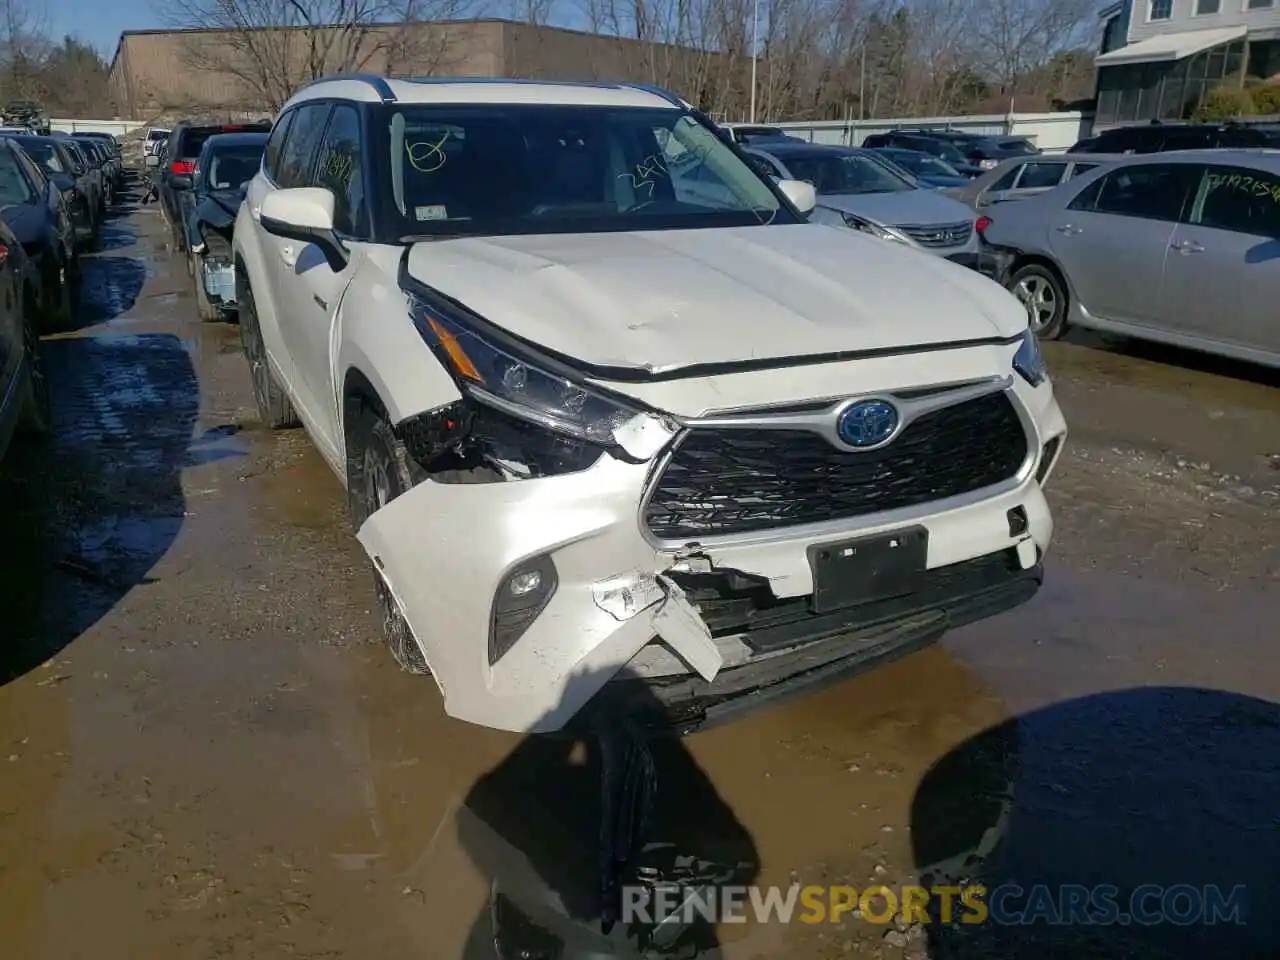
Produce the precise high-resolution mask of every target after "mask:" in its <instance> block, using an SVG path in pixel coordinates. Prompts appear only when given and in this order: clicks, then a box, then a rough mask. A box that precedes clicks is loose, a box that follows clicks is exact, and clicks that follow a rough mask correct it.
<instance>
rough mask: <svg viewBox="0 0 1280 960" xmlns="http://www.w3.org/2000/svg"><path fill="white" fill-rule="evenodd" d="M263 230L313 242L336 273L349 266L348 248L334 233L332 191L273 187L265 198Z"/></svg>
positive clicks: (318, 188) (274, 234) (316, 188)
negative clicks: (275, 188) (274, 188)
mask: <svg viewBox="0 0 1280 960" xmlns="http://www.w3.org/2000/svg"><path fill="white" fill-rule="evenodd" d="M261 222H262V229H263V230H266V231H267V233H269V234H271V235H273V236H276V237H284V238H285V239H287V240H300V241H302V242H303V243H314V244H315V245H316V246H317V247H319V248H320V252H321V253H323V254H324V259H325V262H326V263H328V264H329V269H330V270H332V271H333V272H334V273H337V272H338V271H340V270H342V269H343V268H345V267H346V265H347V248H346V247H344V246H343V245H342V241H341V240H339V239H338V236H337V234H335V233H334V232H333V194H332V193H330V192H329V191H328V190H325V189H323V188H322V187H290V188H289V189H286V190H273V191H271V192H270V193H268V194H267V195H266V196H265V197H263V198H262V211H261Z"/></svg>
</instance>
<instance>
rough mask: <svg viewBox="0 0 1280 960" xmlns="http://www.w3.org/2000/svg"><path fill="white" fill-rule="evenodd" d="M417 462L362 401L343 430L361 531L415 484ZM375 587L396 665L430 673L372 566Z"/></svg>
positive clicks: (355, 520)
mask: <svg viewBox="0 0 1280 960" xmlns="http://www.w3.org/2000/svg"><path fill="white" fill-rule="evenodd" d="M414 474H415V465H414V464H413V460H412V458H411V457H410V456H409V454H408V451H407V450H405V447H404V444H403V443H401V442H400V440H399V439H398V438H397V437H396V435H395V433H394V431H392V429H391V427H390V425H389V424H388V423H387V421H386V420H384V419H383V418H382V417H380V416H379V415H378V414H376V413H375V412H373V411H372V410H371V409H369V408H368V407H367V406H361V407H360V410H359V413H358V414H357V415H356V416H355V417H354V422H353V423H352V424H351V426H350V428H349V430H348V432H347V502H348V505H349V507H350V510H351V524H352V526H353V527H354V528H355V530H356V531H359V530H360V528H361V526H363V525H364V522H365V521H366V520H368V519H369V517H371V516H372V515H373V514H374V513H375V512H377V511H378V510H379V509H380V508H382V507H385V506H386V505H387V504H388V503H390V502H391V501H392V500H394V499H395V498H396V497H398V496H400V494H402V493H404V492H405V491H407V490H409V489H410V488H412V487H413V486H414V482H415V476H414ZM372 573H373V588H374V593H375V594H376V596H377V599H378V611H379V613H381V615H382V632H383V635H384V636H385V638H386V641H387V646H388V647H389V648H390V650H391V656H392V657H393V658H395V661H396V663H397V664H399V666H400V669H402V670H404V671H405V672H406V673H412V674H414V675H416V676H427V675H429V674H430V673H431V669H430V667H428V666H427V660H426V658H425V657H424V656H423V655H422V648H421V647H420V646H418V641H417V640H415V639H414V636H413V631H412V630H411V629H410V628H409V624H408V622H406V620H405V619H404V615H403V614H401V613H400V607H399V606H398V605H397V604H396V601H395V597H393V596H392V595H391V591H390V590H389V589H388V588H387V584H386V581H384V580H383V579H382V575H381V574H380V573H379V572H378V570H377V568H376V567H374V568H373V570H372Z"/></svg>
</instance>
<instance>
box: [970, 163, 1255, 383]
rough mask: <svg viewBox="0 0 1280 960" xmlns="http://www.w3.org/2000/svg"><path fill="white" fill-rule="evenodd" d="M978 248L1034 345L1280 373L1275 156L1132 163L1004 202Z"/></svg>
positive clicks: (1108, 168)
mask: <svg viewBox="0 0 1280 960" xmlns="http://www.w3.org/2000/svg"><path fill="white" fill-rule="evenodd" d="M984 240H985V241H986V242H987V243H988V244H989V245H991V247H992V248H993V251H994V252H995V254H996V255H998V256H999V257H1000V260H1001V270H1000V278H1001V279H1002V281H1003V282H1004V283H1005V284H1006V286H1008V288H1009V289H1010V290H1011V291H1013V293H1014V294H1015V296H1017V297H1018V298H1019V299H1020V300H1021V301H1022V302H1023V304H1024V306H1025V307H1026V310H1027V315H1028V317H1029V319H1030V322H1031V326H1032V328H1033V329H1034V330H1035V331H1036V332H1037V333H1038V334H1039V335H1040V336H1042V337H1057V336H1061V335H1062V333H1063V332H1065V331H1066V329H1067V328H1068V327H1069V326H1071V325H1073V324H1075V325H1079V326H1082V327H1092V328H1095V329H1098V330H1103V331H1106V332H1110V333H1118V334H1123V335H1126V336H1131V337H1135V338H1138V339H1142V340H1155V341H1160V342H1163V343H1168V344H1173V345H1175V346H1180V347H1188V348H1190V349H1194V350H1202V351H1205V352H1207V353H1216V354H1222V355H1224V356H1228V357H1234V358H1236V359H1239V360H1246V361H1250V362H1254V363H1261V364H1264V365H1267V366H1272V367H1280V323H1277V322H1276V316H1277V311H1276V303H1277V300H1278V297H1277V292H1278V291H1280V285H1278V284H1277V277H1278V276H1280V273H1278V268H1280V155H1277V154H1274V153H1269V152H1263V151H1255V150H1203V151H1179V152H1176V153H1168V154H1160V155H1159V156H1145V157H1126V158H1125V159H1123V160H1119V161H1116V162H1114V163H1111V164H1107V165H1103V166H1100V167H1098V168H1096V169H1094V170H1091V171H1089V172H1087V173H1085V174H1083V175H1081V176H1079V177H1077V178H1075V179H1074V180H1071V181H1068V182H1067V183H1065V184H1063V185H1062V186H1060V187H1057V188H1055V189H1053V190H1051V191H1049V192H1048V193H1043V194H1041V195H1040V196H1038V197H1032V198H1030V199H1028V200H1023V201H1021V202H1019V203H1011V204H1004V205H1001V206H1000V207H999V208H997V209H995V210H993V211H992V213H991V223H990V224H989V225H988V227H987V229H986V231H985V233H984Z"/></svg>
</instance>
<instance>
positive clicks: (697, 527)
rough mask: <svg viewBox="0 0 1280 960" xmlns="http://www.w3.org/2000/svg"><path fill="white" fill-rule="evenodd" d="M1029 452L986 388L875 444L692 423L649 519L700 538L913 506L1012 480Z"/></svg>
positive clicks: (1018, 426)
mask: <svg viewBox="0 0 1280 960" xmlns="http://www.w3.org/2000/svg"><path fill="white" fill-rule="evenodd" d="M1026 456H1027V438H1026V433H1025V432H1024V430H1023V428H1022V423H1021V421H1020V420H1019V418H1018V414H1017V411H1015V410H1014V408H1013V404H1012V403H1011V402H1010V400H1009V398H1008V396H1006V395H1005V394H1004V393H1003V392H999V393H991V394H988V395H986V396H983V397H978V398H976V399H973V400H967V401H965V402H963V403H957V404H955V405H953V406H950V407H944V408H942V409H941V410H934V411H932V412H930V413H927V414H925V415H924V416H922V417H920V418H919V419H918V420H916V421H914V422H913V423H911V424H910V425H909V426H908V427H907V428H906V429H905V430H904V431H903V432H902V434H901V435H900V436H899V437H898V438H897V439H896V440H894V441H893V443H891V444H889V445H888V446H887V447H882V448H881V449H879V450H872V451H868V452H865V453H858V452H853V451H846V450H838V449H836V448H835V447H834V446H832V445H831V444H830V443H828V442H827V441H826V440H825V439H823V438H822V437H820V436H818V435H817V434H814V433H809V432H805V431H799V430H752V429H725V430H714V429H710V428H697V429H694V430H691V431H690V432H689V433H688V434H687V435H686V436H685V437H684V439H683V441H682V442H681V443H680V444H679V445H678V446H677V447H676V450H675V452H674V454H673V455H672V457H671V459H670V461H669V462H668V463H667V466H666V468H665V469H664V470H663V473H662V475H661V476H660V477H659V478H658V481H657V482H656V484H655V485H654V488H653V492H652V495H651V496H650V498H649V501H648V503H647V505H646V507H645V515H644V519H645V524H646V525H647V526H648V528H649V530H650V531H652V532H653V534H654V535H655V536H657V537H660V538H662V539H664V540H697V539H702V538H705V537H714V536H723V535H726V534H737V533H751V532H755V531H760V530H769V529H773V528H777V527H787V526H792V525H795V524H802V523H820V522H822V521H826V520H844V519H848V518H851V517H859V516H865V515H867V514H872V513H880V512H881V511H884V510H897V509H901V508H904V507H914V506H918V505H920V504H923V503H930V502H932V501H935V500H943V499H946V498H947V497H954V496H958V495H960V494H964V493H970V492H972V491H974V490H981V489H983V488H984V487H989V486H992V485H993V484H997V483H1000V482H1001V481H1004V480H1008V479H1009V478H1011V477H1012V476H1014V474H1016V473H1017V472H1018V468H1019V467H1021V465H1022V463H1023V461H1024V460H1025V459H1026Z"/></svg>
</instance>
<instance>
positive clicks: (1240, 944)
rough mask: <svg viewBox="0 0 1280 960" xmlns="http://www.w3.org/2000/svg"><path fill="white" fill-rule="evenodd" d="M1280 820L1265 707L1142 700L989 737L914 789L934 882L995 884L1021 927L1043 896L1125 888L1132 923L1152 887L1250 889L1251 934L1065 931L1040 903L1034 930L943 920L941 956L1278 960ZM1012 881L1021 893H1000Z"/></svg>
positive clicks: (919, 844)
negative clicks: (1075, 887) (1136, 897)
mask: <svg viewBox="0 0 1280 960" xmlns="http://www.w3.org/2000/svg"><path fill="white" fill-rule="evenodd" d="M1278 810H1280V707H1278V706H1277V705H1276V704H1273V703H1268V702H1266V701H1263V700H1258V699H1254V698H1252V697H1246V696H1241V695H1238V694H1232V693H1224V692H1221V691H1214V690H1204V689H1194V688H1176V687H1154V688H1143V689H1132V690H1124V691H1120V692H1117V693H1105V694H1098V695H1094V696H1088V697H1083V698H1080V699H1077V700H1071V701H1067V702H1065V703H1061V704H1057V705H1055V706H1052V707H1048V708H1045V709H1042V710H1037V711H1034V712H1031V713H1028V714H1026V715H1024V716H1022V717H1019V718H1018V719H1016V720H1013V721H1010V722H1008V723H1005V724H1001V725H999V726H996V727H993V728H990V729H988V730H987V731H985V732H983V733H981V734H979V735H978V736H976V737H973V738H972V739H970V740H968V741H967V742H966V743H964V744H962V745H961V746H959V747H958V748H956V749H955V750H953V751H951V752H950V753H949V754H947V755H946V756H945V757H944V758H943V759H942V760H941V761H939V762H938V763H937V764H936V765H935V766H934V767H933V768H932V769H931V770H930V771H929V772H928V774H927V775H926V776H925V777H924V779H923V780H922V781H921V783H920V786H919V788H918V790H917V792H916V796H915V799H914V802H913V804H912V811H911V824H912V838H913V849H914V857H915V860H916V863H917V865H918V867H919V869H920V871H921V881H922V882H923V883H926V884H928V883H930V882H932V883H956V882H960V881H961V880H967V881H968V882H976V883H981V884H983V885H984V886H986V887H987V889H988V890H989V891H993V893H991V894H989V895H988V899H989V900H992V902H994V898H997V897H999V898H1001V899H1000V903H1001V905H1002V907H1003V908H1004V909H1005V910H1006V911H1009V912H1010V913H1011V915H1012V916H1015V917H1016V916H1018V913H1017V912H1018V911H1026V910H1030V909H1031V901H1030V896H1031V894H1030V891H1031V890H1032V888H1033V887H1034V886H1035V885H1037V884H1044V885H1046V886H1049V887H1053V888H1060V887H1061V885H1065V884H1079V885H1083V886H1085V887H1090V888H1094V887H1097V886H1098V885H1104V884H1109V885H1113V886H1114V887H1115V888H1117V891H1118V892H1117V895H1116V902H1117V903H1118V905H1119V910H1120V912H1121V913H1124V912H1127V910H1128V908H1129V906H1130V904H1129V902H1128V897H1129V896H1130V895H1131V894H1132V892H1133V891H1134V890H1135V889H1137V888H1139V887H1141V886H1142V885H1144V884H1157V885H1160V886H1162V887H1164V888H1170V887H1173V886H1175V885H1181V884H1185V885H1189V887H1191V888H1194V889H1195V890H1196V891H1202V890H1203V889H1204V887H1205V886H1207V885H1216V886H1217V888H1218V889H1219V890H1220V891H1221V893H1222V895H1223V896H1224V897H1226V896H1228V895H1229V894H1230V893H1231V891H1232V890H1233V889H1234V888H1237V887H1238V886H1241V885H1242V886H1243V887H1244V888H1245V896H1244V898H1243V899H1244V909H1243V910H1242V912H1241V915H1240V920H1241V921H1242V922H1241V923H1226V922H1219V923H1217V924H1212V925H1210V924H1205V923H1202V922H1199V921H1198V920H1191V921H1189V922H1183V923H1178V922H1172V921H1166V922H1162V923H1157V924H1151V925H1143V924H1141V923H1139V922H1138V921H1137V920H1134V922H1133V923H1132V924H1126V923H1117V922H1114V921H1113V922H1111V923H1109V924H1103V923H1101V922H1095V923H1092V924H1090V923H1082V922H1076V923H1073V924H1070V925H1054V924H1053V923H1051V922H1050V920H1049V915H1050V914H1049V912H1048V911H1041V910H1040V909H1039V906H1037V908H1036V910H1035V911H1034V912H1032V913H1031V915H1029V916H1028V915H1027V914H1022V916H1025V917H1026V918H1027V919H1026V922H1025V923H1017V924H1011V923H1007V922H1006V923H1003V924H1001V923H996V922H993V921H991V920H988V922H986V923H984V924H981V925H964V924H958V923H953V924H937V923H935V924H933V925H931V927H930V938H931V944H932V946H933V949H934V952H935V953H936V954H939V955H942V956H947V957H957V958H969V957H972V958H975V960H976V958H990V957H1015V956H1016V957H1022V956H1034V957H1037V958H1056V957H1062V958H1077V957H1083V956H1089V957H1136V956H1141V957H1144V958H1161V957H1175V956H1177V957H1183V956H1221V957H1225V956H1236V957H1244V956H1251V957H1262V956H1277V955H1280V924H1278V923H1277V914H1276V911H1275V908H1274V906H1273V905H1272V904H1273V896H1272V894H1273V891H1274V890H1275V888H1276V883H1277V882H1278V881H1280V829H1278V827H1280V821H1278V820H1277V811H1278ZM1002 885H1017V887H1020V888H1021V890H1022V891H1023V893H1022V894H1021V895H1019V894H1018V892H1017V891H1016V890H1012V889H1010V888H1006V890H1005V892H1004V893H999V894H997V893H994V891H995V889H996V888H998V887H1001V886H1002ZM1154 903H1155V904H1156V905H1159V903H1160V899H1159V897H1158V896H1157V897H1156V899H1155V900H1154ZM1149 905H1150V904H1148V906H1149ZM1091 909H1093V908H1092V907H1091ZM1171 909H1172V908H1171ZM1178 909H1185V903H1184V904H1183V906H1182V907H1180V908H1178ZM1090 915H1091V916H1094V917H1104V916H1105V915H1104V914H1101V913H1091V914H1090ZM934 919H935V920H936V919H937V918H936V917H935V918H934Z"/></svg>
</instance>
